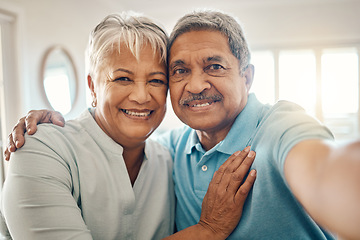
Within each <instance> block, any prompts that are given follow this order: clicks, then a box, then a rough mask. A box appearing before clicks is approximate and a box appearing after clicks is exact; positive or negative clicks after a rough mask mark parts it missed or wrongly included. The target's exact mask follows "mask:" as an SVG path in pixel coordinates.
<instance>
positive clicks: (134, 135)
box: [88, 45, 168, 147]
mask: <svg viewBox="0 0 360 240" xmlns="http://www.w3.org/2000/svg"><path fill="white" fill-rule="evenodd" d="M139 56H140V57H139V59H138V60H137V59H136V58H135V56H134V55H133V54H132V53H131V51H130V50H129V49H128V48H127V47H126V46H125V45H121V46H120V54H119V52H118V51H117V50H115V51H113V52H112V53H111V54H109V55H108V57H107V58H106V59H105V61H103V63H102V64H101V65H99V66H98V67H97V70H96V72H95V73H94V74H93V78H91V77H90V76H89V77H88V82H89V87H90V89H91V91H92V93H93V94H95V96H96V100H97V107H96V110H95V120H96V122H97V123H98V125H99V126H100V127H101V128H102V130H103V131H104V132H105V133H106V134H107V135H109V136H110V137H111V138H112V139H113V140H114V141H116V142H117V143H119V144H121V145H122V146H124V147H126V146H129V147H130V146H134V145H137V144H142V143H143V142H144V141H145V140H146V139H147V138H148V137H149V135H150V134H151V133H152V132H153V131H154V130H155V129H156V128H157V127H158V126H159V124H160V123H161V121H162V119H163V118H164V115H165V112H166V95H167V90H168V87H167V69H166V65H165V64H164V63H163V62H160V54H156V55H155V56H154V54H153V51H152V48H151V47H150V46H148V45H145V46H144V47H143V49H142V50H141V51H140V54H139Z"/></svg>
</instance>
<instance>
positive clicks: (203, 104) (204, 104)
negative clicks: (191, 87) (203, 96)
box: [192, 102, 210, 107]
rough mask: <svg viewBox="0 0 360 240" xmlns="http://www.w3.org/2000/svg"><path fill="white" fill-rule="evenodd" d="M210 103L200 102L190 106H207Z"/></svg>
mask: <svg viewBox="0 0 360 240" xmlns="http://www.w3.org/2000/svg"><path fill="white" fill-rule="evenodd" d="M209 105H210V103H208V102H207V103H202V104H194V105H192V107H205V106H209Z"/></svg>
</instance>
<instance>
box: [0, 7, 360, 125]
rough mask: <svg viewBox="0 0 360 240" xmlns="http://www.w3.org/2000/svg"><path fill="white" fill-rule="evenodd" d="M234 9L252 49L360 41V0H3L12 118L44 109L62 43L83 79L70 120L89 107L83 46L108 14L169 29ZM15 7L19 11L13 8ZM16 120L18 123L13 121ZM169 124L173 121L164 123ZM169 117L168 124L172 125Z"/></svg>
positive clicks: (8, 115)
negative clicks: (9, 39) (45, 85)
mask: <svg viewBox="0 0 360 240" xmlns="http://www.w3.org/2000/svg"><path fill="white" fill-rule="evenodd" d="M198 7H208V8H209V7H210V8H218V9H221V10H224V11H226V12H230V13H232V14H233V15H235V16H237V17H238V18H239V19H240V20H241V22H242V23H243V24H244V28H245V32H246V33H247V36H248V40H249V42H250V46H251V47H252V49H261V48H267V47H276V46H289V47H292V46H298V45H309V44H319V43H329V44H336V43H353V42H356V43H360V27H359V23H360V14H358V13H359V12H360V1H358V0H312V1H311V0H287V1H285V0H232V1H219V0H216V1H210V0H206V1H205V0H204V1H196V3H195V1H192V0H181V1H180V2H173V1H169V0H166V1H165V0H152V1H149V0H146V1H145V0H144V1H142V2H140V1H133V0H122V1H119V0H76V1H74V0H61V1H58V0H0V9H7V10H9V9H10V11H13V12H14V14H18V16H19V18H17V21H18V25H17V27H18V28H19V29H21V31H20V34H18V36H19V37H20V39H19V43H18V44H17V50H18V55H19V56H18V57H19V59H20V61H19V64H18V65H19V66H18V67H17V71H19V86H20V88H19V89H15V90H13V91H12V92H11V93H6V94H9V96H8V98H7V99H10V100H8V101H7V103H6V104H10V103H9V101H11V102H16V101H19V100H20V101H22V102H21V104H18V105H15V106H16V107H15V108H14V109H13V111H12V112H8V113H7V116H6V117H7V118H9V119H12V120H11V121H10V122H14V119H18V118H19V117H20V116H21V115H23V114H25V113H26V112H27V111H28V110H30V109H40V108H45V107H46V105H45V104H44V103H43V100H44V99H42V98H41V97H40V96H41V94H40V90H39V89H40V87H41V83H40V80H39V78H40V77H39V72H40V64H41V60H42V57H43V54H44V53H45V51H46V49H47V48H49V47H51V46H53V45H55V44H60V45H62V46H64V47H65V48H66V49H67V50H68V51H69V52H70V54H71V55H72V57H73V58H74V62H75V66H76V68H77V75H78V76H79V79H80V91H79V94H80V98H79V99H80V101H79V102H78V103H77V104H76V105H75V106H74V110H73V111H72V112H71V113H70V114H69V116H68V117H69V118H71V117H74V116H76V115H77V114H78V113H79V112H81V111H82V110H83V109H84V108H85V107H86V105H87V103H86V99H85V89H86V88H87V86H86V82H85V72H84V50H85V47H86V44H87V39H88V33H89V32H90V30H91V29H92V28H93V27H94V26H95V25H96V24H97V23H98V22H99V21H100V20H101V19H102V18H103V17H104V16H105V15H107V14H109V13H113V12H119V11H123V10H134V11H140V12H143V13H145V14H147V15H150V16H152V17H155V18H157V19H158V20H160V21H161V22H162V23H163V24H164V26H165V27H166V28H167V30H168V31H169V32H170V31H171V28H172V27H173V25H174V23H175V21H176V20H177V19H178V18H180V17H181V16H182V15H183V14H184V13H186V12H188V11H190V10H191V9H193V8H198ZM14 9H16V10H14ZM13 124H15V122H14V123H13ZM165 124H168V123H165ZM172 125H173V123H172V122H171V121H170V122H169V124H168V126H172Z"/></svg>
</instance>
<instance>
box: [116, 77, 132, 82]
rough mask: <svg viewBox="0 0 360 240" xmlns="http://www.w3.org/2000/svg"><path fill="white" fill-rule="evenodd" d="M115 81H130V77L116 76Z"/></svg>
mask: <svg viewBox="0 0 360 240" xmlns="http://www.w3.org/2000/svg"><path fill="white" fill-rule="evenodd" d="M115 81H124V82H127V81H130V79H129V78H127V77H119V78H116V79H115Z"/></svg>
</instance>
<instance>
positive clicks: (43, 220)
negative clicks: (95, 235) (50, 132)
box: [2, 136, 92, 240]
mask: <svg viewBox="0 0 360 240" xmlns="http://www.w3.org/2000/svg"><path fill="white" fill-rule="evenodd" d="M46 141H48V140H46ZM46 141H45V142H46ZM60 145H61V144H60ZM72 192H73V186H72V173H71V171H70V167H69V164H67V162H66V161H65V160H64V159H63V158H62V157H61V154H59V153H57V152H56V151H54V150H53V149H51V147H49V145H46V144H45V143H44V142H43V141H41V140H39V139H37V138H35V137H32V136H31V137H27V138H26V144H25V145H24V147H22V148H21V149H18V150H17V151H16V152H15V153H13V155H12V158H11V161H10V164H9V168H8V172H7V176H6V180H5V184H4V188H3V193H2V194H3V195H2V198H3V199H2V210H3V214H4V217H5V220H6V224H7V226H8V229H9V231H10V234H11V235H12V237H13V239H27V240H31V239H36V240H42V239H44V240H45V239H46V240H48V239H72V240H73V239H76V240H89V239H92V236H91V234H90V231H89V230H88V228H87V227H86V224H85V223H84V220H83V218H82V215H81V210H80V208H79V207H78V205H77V202H76V200H75V199H74V197H73V195H72Z"/></svg>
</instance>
